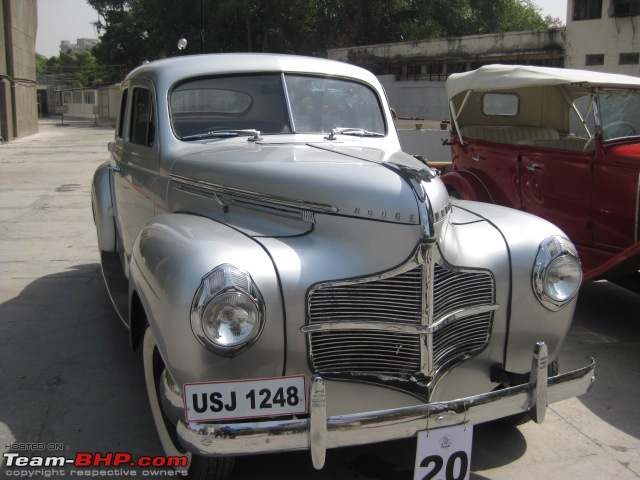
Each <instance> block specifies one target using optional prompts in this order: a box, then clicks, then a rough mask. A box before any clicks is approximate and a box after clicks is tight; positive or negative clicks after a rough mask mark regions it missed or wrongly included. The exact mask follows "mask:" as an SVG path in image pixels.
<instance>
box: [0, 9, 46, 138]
mask: <svg viewBox="0 0 640 480" xmlns="http://www.w3.org/2000/svg"><path fill="white" fill-rule="evenodd" d="M0 26H1V27H2V35H3V37H2V43H1V44H0V135H1V136H2V139H3V140H4V141H8V140H11V139H12V138H15V137H24V136H26V135H31V134H33V133H36V132H37V131H38V106H37V89H36V58H35V45H36V30H37V3H36V0H2V8H1V9H0Z"/></svg>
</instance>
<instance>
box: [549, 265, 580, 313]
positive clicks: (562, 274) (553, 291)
mask: <svg viewBox="0 0 640 480" xmlns="http://www.w3.org/2000/svg"><path fill="white" fill-rule="evenodd" d="M581 279H582V271H581V269H580V264H579V263H578V262H577V261H576V259H575V258H574V257H568V256H564V255H563V256H562V257H558V258H556V259H555V260H553V261H552V262H551V264H550V265H549V268H548V269H547V274H546V275H545V282H544V291H545V293H546V294H547V295H548V296H549V297H550V298H552V299H553V300H555V301H556V302H566V301H567V300H570V299H571V298H573V296H574V295H575V294H576V292H577V291H578V289H579V288H580V281H581Z"/></svg>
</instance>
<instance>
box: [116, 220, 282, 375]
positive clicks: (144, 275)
mask: <svg viewBox="0 0 640 480" xmlns="http://www.w3.org/2000/svg"><path fill="white" fill-rule="evenodd" d="M225 263H228V264H232V265H235V266H237V267H239V268H241V269H242V270H245V271H247V272H248V273H249V274H250V275H251V277H252V279H253V281H254V282H255V284H256V286H257V287H258V289H259V290H260V292H261V293H262V296H263V298H264V301H265V304H266V313H265V324H264V328H263V330H262V333H261V334H260V336H259V337H258V339H257V340H256V342H255V343H254V344H253V345H252V346H250V347H249V348H248V349H247V350H246V351H244V352H243V353H241V354H239V355H238V356H237V357H234V358H227V357H222V356H219V355H217V354H215V353H213V352H211V351H209V350H207V349H206V348H205V347H204V346H203V345H202V344H201V343H200V342H199V341H198V339H197V338H196V336H195V335H194V333H193V331H192V328H191V307H192V302H193V299H194V296H195V293H196V290H197V289H198V288H199V287H200V284H201V282H202V280H203V277H205V276H206V275H207V274H208V273H209V272H211V271H212V270H213V269H214V268H216V267H218V266H220V265H222V264H225ZM129 279H130V287H129V288H130V292H129V298H131V299H139V302H140V305H141V307H142V308H141V309H140V308H138V309H137V310H138V313H140V312H142V315H139V317H141V318H135V319H134V318H132V319H131V332H132V333H133V332H140V331H143V329H144V326H143V325H141V323H143V322H148V324H149V326H150V328H152V330H153V332H154V335H155V337H156V340H157V344H158V349H159V351H160V354H161V355H162V357H163V359H164V362H165V365H166V366H167V368H168V369H169V371H170V372H171V374H172V376H173V378H174V379H175V380H176V383H177V384H178V385H180V386H181V385H182V384H184V383H191V382H203V381H218V380H229V379H243V378H264V377H274V376H280V375H282V373H283V369H284V352H285V346H284V345H285V331H284V314H283V308H282V302H281V301H280V299H281V295H280V285H279V279H278V275H277V272H276V270H275V268H274V265H273V262H272V261H271V258H270V256H269V255H268V253H267V252H266V251H265V249H264V248H263V247H262V246H260V245H259V244H258V243H256V242H255V241H254V240H253V239H252V238H250V237H248V236H246V235H245V234H243V233H241V232H238V231H237V230H234V229H233V228H230V227H229V226H227V225H224V224H222V223H220V222H216V221H214V220H211V219H209V218H205V217H200V216H196V215H190V214H167V215H160V216H158V217H156V218H154V219H153V220H152V221H151V222H149V223H147V224H146V225H145V226H144V227H143V228H142V230H141V231H140V234H139V235H138V237H137V239H136V241H135V243H134V247H133V252H132V258H131V264H130V272H129ZM131 312H132V315H133V314H134V313H136V309H135V308H132V309H131ZM134 343H135V342H134Z"/></svg>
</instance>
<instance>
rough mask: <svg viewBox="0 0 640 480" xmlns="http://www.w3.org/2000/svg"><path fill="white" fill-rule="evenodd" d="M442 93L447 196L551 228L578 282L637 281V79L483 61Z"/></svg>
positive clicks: (639, 259)
mask: <svg viewBox="0 0 640 480" xmlns="http://www.w3.org/2000/svg"><path fill="white" fill-rule="evenodd" d="M446 89H447V96H448V98H449V106H450V110H451V121H452V134H451V141H450V144H451V154H452V165H451V170H450V172H449V173H447V174H445V175H443V177H442V180H443V181H444V183H445V184H446V186H447V189H448V190H449V193H450V194H451V195H452V196H454V197H458V198H462V199H470V200H479V201H483V202H490V203H495V204H499V205H506V206H509V207H513V208H517V209H520V210H523V211H526V212H529V213H532V214H534V215H538V216H540V217H543V218H545V219H547V220H549V221H551V222H553V223H555V224H556V225H558V226H559V227H560V228H562V229H563V230H564V232H565V233H566V234H567V235H568V236H569V238H571V240H572V241H573V242H574V243H575V245H576V247H577V248H578V251H579V253H580V256H581V260H582V267H583V271H584V276H583V281H589V280H595V279H598V278H607V279H622V278H635V279H637V278H638V277H640V275H639V269H640V241H639V236H640V225H639V222H638V217H639V211H640V78H636V77H630V76H626V75H614V74H607V73H600V72H589V71H584V70H570V69H560V68H544V67H531V66H518V65H487V66H484V67H481V68H479V69H477V70H474V71H471V72H466V73H460V74H455V75H451V77H449V79H448V80H447V85H446Z"/></svg>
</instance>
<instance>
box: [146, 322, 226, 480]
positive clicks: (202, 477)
mask: <svg viewBox="0 0 640 480" xmlns="http://www.w3.org/2000/svg"><path fill="white" fill-rule="evenodd" d="M142 355H143V357H144V377H145V381H146V384H147V394H148V395H149V404H150V405H151V413H152V415H153V421H154V423H155V425H156V430H157V431H158V437H160V443H162V448H163V449H164V452H165V455H167V456H168V457H173V456H186V457H187V458H188V459H189V463H188V466H187V467H186V470H187V473H188V477H187V478H190V479H192V480H223V479H225V478H227V477H228V476H229V475H230V474H231V470H232V469H233V464H234V461H235V459H234V458H233V457H202V456H200V455H194V454H192V453H190V452H185V451H184V450H183V449H181V448H180V447H179V443H178V439H177V436H176V428H175V426H174V425H173V424H172V423H171V422H170V421H169V419H168V418H167V416H166V415H165V413H164V412H163V410H162V406H161V405H160V396H159V391H158V385H159V381H160V375H161V374H162V371H163V370H164V368H165V366H164V362H163V361H162V357H161V356H160V353H159V351H158V348H157V344H156V337H155V335H154V334H153V331H152V330H151V328H149V327H148V326H147V329H146V331H145V334H144V346H143V349H142ZM178 470H181V471H184V469H178Z"/></svg>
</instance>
